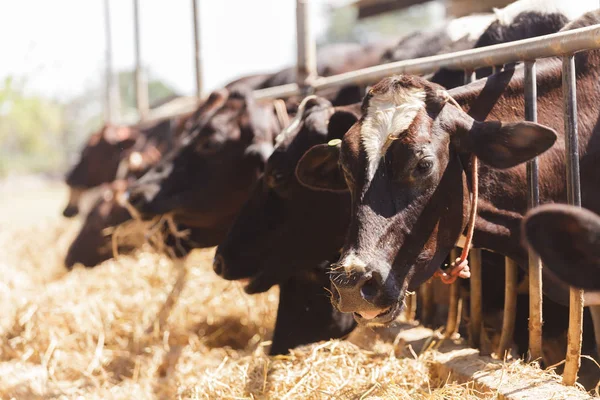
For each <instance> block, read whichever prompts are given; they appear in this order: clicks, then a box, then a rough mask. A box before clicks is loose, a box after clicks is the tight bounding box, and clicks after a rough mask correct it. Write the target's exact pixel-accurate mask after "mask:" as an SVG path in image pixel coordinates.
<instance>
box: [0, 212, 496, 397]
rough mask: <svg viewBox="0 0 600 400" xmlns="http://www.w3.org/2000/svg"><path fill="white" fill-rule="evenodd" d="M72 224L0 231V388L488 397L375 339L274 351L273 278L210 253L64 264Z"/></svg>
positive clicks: (22, 391) (71, 392) (19, 392)
mask: <svg viewBox="0 0 600 400" xmlns="http://www.w3.org/2000/svg"><path fill="white" fill-rule="evenodd" d="M52 212H56V214H54V215H58V210H52ZM76 230H77V223H73V222H66V221H64V220H59V219H58V218H55V219H54V220H50V221H49V222H45V223H43V224H39V225H38V226H36V227H18V228H15V227H12V228H11V229H4V230H3V231H2V232H1V233H0V249H2V252H1V253H0V274H1V275H2V280H1V281H0V307H2V308H1V309H2V318H1V323H0V398H6V399H9V398H16V399H48V398H61V399H62V398H64V399H76V398H82V399H83V398H85V399H158V398H161V399H162V398H180V399H216V398H230V399H233V398H263V399H267V398H278V399H297V398H311V399H326V398H352V399H366V398H371V399H373V398H386V399H389V398H397V399H449V398H460V399H470V398H485V397H489V398H492V397H494V396H493V394H490V395H489V396H485V395H482V394H480V393H478V392H477V391H475V390H474V389H473V388H472V386H471V385H468V384H467V385H459V384H455V383H450V382H445V381H439V380H435V379H432V378H431V377H430V375H429V371H428V366H427V354H424V355H421V356H419V357H415V356H412V355H411V354H414V353H411V352H410V351H408V350H407V349H404V348H398V347H399V346H394V345H393V343H391V342H385V343H384V342H383V341H381V340H379V341H376V342H374V343H373V342H371V343H370V346H369V350H365V349H361V348H360V347H358V346H357V345H354V344H352V343H350V342H347V341H330V342H324V343H317V344H314V345H310V346H304V347H301V348H299V349H296V350H295V351H293V352H292V354H290V355H289V356H280V357H268V356H266V355H265V351H266V350H267V349H268V343H269V342H268V340H269V338H270V335H271V332H272V327H273V323H274V316H275V310H276V305H277V301H278V293H277V289H276V288H274V289H272V290H271V291H269V292H268V293H265V294H262V295H259V296H247V295H245V294H244V293H243V292H242V290H241V288H240V287H239V286H238V285H237V284H236V283H231V282H226V281H223V280H221V279H219V278H218V277H217V276H216V275H215V274H214V273H213V272H212V269H211V260H212V250H207V251H198V252H197V253H193V254H192V255H191V256H190V257H189V258H188V260H187V262H186V263H185V265H184V264H183V263H178V262H173V261H171V260H169V259H168V258H166V257H165V256H162V255H158V254H156V253H153V252H152V251H150V250H149V249H142V250H141V251H139V252H138V253H137V254H135V255H134V256H122V257H119V259H117V260H111V261H108V262H105V263H103V264H102V265H100V266H98V267H96V268H93V269H87V270H86V269H83V268H76V269H75V270H73V271H71V272H69V273H67V272H66V271H65V269H64V267H63V266H62V260H63V257H64V254H65V252H66V248H67V246H68V244H69V243H70V240H71V238H72V237H73V236H74V234H75V233H76ZM400 347H401V346H400Z"/></svg>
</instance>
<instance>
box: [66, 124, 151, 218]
mask: <svg viewBox="0 0 600 400" xmlns="http://www.w3.org/2000/svg"><path fill="white" fill-rule="evenodd" d="M139 133H140V132H139V130H138V129H136V128H134V127H128V126H114V125H105V126H104V127H102V129H100V130H99V131H98V132H96V133H94V134H93V135H92V136H91V137H90V139H89V140H88V142H87V143H86V145H85V147H84V149H83V151H82V152H81V156H80V158H79V161H78V162H77V164H75V166H74V167H73V168H72V169H71V170H70V171H69V173H68V174H67V178H66V183H67V185H68V186H69V202H68V204H67V206H66V207H65V209H64V211H63V215H64V216H65V217H73V216H75V215H77V214H78V213H79V200H80V199H81V196H82V195H83V193H84V192H85V191H86V190H88V189H91V188H93V187H97V186H100V185H102V184H104V183H110V182H112V181H113V180H114V179H115V176H116V175H117V169H118V168H119V164H120V162H121V160H122V159H123V158H125V156H126V155H127V154H128V152H129V150H130V149H131V147H132V146H133V145H134V144H135V141H136V140H137V138H138V136H139Z"/></svg>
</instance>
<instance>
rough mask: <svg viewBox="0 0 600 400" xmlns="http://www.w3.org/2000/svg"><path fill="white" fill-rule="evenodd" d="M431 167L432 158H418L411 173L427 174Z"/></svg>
mask: <svg viewBox="0 0 600 400" xmlns="http://www.w3.org/2000/svg"><path fill="white" fill-rule="evenodd" d="M432 168H433V158H431V157H425V158H422V159H420V160H419V162H418V163H417V165H416V166H415V169H414V172H413V174H416V175H427V174H428V173H429V172H430V171H431V169H432Z"/></svg>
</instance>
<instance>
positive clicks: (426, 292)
mask: <svg viewBox="0 0 600 400" xmlns="http://www.w3.org/2000/svg"><path fill="white" fill-rule="evenodd" d="M419 290H420V294H421V299H422V300H421V316H420V319H421V323H422V324H423V325H425V326H428V325H431V323H432V322H433V314H434V313H435V302H434V299H433V281H432V280H431V279H429V280H428V281H427V282H425V283H424V284H422V285H421V287H420V289H419Z"/></svg>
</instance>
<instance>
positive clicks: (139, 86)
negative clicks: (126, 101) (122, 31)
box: [133, 0, 150, 120]
mask: <svg viewBox="0 0 600 400" xmlns="http://www.w3.org/2000/svg"><path fill="white" fill-rule="evenodd" d="M139 1H140V0H133V29H134V32H133V33H134V46H135V103H136V106H137V111H138V116H139V118H140V120H144V119H146V117H147V116H148V110H149V108H150V106H149V100H148V81H147V79H146V74H145V71H144V70H143V68H142V57H141V50H140V10H139V8H140V4H139Z"/></svg>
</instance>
